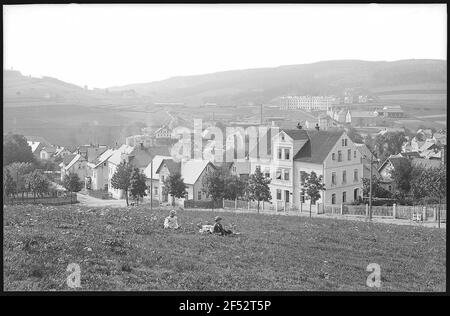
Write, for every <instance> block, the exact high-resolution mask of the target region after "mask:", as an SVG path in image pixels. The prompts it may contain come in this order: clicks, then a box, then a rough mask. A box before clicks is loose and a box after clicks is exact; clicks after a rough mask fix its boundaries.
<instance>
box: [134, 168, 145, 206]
mask: <svg viewBox="0 0 450 316" xmlns="http://www.w3.org/2000/svg"><path fill="white" fill-rule="evenodd" d="M146 189H147V185H146V184H145V175H144V174H143V173H142V172H140V171H139V169H138V168H134V169H133V173H132V174H131V179H130V193H131V196H132V197H133V198H134V199H135V201H136V203H138V202H139V199H140V198H142V197H144V196H146V195H147V194H146V193H145V190H146Z"/></svg>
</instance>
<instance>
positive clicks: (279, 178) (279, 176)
mask: <svg viewBox="0 0 450 316" xmlns="http://www.w3.org/2000/svg"><path fill="white" fill-rule="evenodd" d="M276 178H277V180H281V169H278V170H277V174H276Z"/></svg>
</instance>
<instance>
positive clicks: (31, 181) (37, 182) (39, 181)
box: [25, 170, 50, 198]
mask: <svg viewBox="0 0 450 316" xmlns="http://www.w3.org/2000/svg"><path fill="white" fill-rule="evenodd" d="M25 184H26V187H27V188H28V190H29V191H30V192H33V196H34V197H35V198H36V195H39V196H41V197H42V196H43V195H44V193H47V192H48V191H49V185H50V182H49V181H48V179H47V178H46V177H45V175H44V174H43V173H42V171H41V170H34V171H32V172H31V173H29V174H28V175H27V176H26V180H25Z"/></svg>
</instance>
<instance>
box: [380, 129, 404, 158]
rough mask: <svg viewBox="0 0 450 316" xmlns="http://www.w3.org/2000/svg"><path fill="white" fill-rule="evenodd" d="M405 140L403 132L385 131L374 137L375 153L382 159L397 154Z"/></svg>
mask: <svg viewBox="0 0 450 316" xmlns="http://www.w3.org/2000/svg"><path fill="white" fill-rule="evenodd" d="M405 141H406V137H405V134H404V133H403V132H386V133H384V134H379V135H377V136H376V137H375V141H374V149H375V155H376V156H377V157H378V158H379V159H381V160H382V161H384V160H385V159H386V158H388V157H389V156H390V155H397V154H398V153H400V152H401V151H402V145H403V143H404V142H405Z"/></svg>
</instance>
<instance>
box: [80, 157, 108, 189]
mask: <svg viewBox="0 0 450 316" xmlns="http://www.w3.org/2000/svg"><path fill="white" fill-rule="evenodd" d="M113 153H114V150H112V149H107V150H106V151H105V152H103V153H102V154H100V156H98V157H97V158H96V159H95V160H94V161H93V162H88V163H87V164H86V167H87V177H86V188H87V189H91V190H103V191H108V159H109V158H110V157H111V156H112V154H113Z"/></svg>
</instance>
